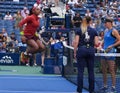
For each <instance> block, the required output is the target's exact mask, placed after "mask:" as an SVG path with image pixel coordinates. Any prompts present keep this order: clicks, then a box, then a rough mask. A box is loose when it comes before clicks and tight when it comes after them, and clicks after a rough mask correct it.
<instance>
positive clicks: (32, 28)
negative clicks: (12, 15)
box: [19, 14, 40, 36]
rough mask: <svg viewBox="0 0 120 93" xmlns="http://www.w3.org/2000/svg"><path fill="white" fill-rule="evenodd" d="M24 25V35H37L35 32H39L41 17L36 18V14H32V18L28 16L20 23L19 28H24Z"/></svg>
mask: <svg viewBox="0 0 120 93" xmlns="http://www.w3.org/2000/svg"><path fill="white" fill-rule="evenodd" d="M24 24H26V25H25V28H24V35H32V36H34V35H35V32H36V31H37V29H38V27H39V25H40V22H39V17H38V16H36V15H35V14H32V15H30V16H27V17H26V18H25V19H23V20H22V21H21V22H20V23H19V27H22V26H23V25H24Z"/></svg>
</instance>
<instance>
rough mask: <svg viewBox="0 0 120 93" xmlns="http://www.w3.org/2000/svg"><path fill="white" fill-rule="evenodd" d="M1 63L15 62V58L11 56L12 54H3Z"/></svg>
mask: <svg viewBox="0 0 120 93" xmlns="http://www.w3.org/2000/svg"><path fill="white" fill-rule="evenodd" d="M0 63H2V64H3V63H6V64H12V63H14V61H13V59H12V58H11V56H3V57H2V58H1V59H0Z"/></svg>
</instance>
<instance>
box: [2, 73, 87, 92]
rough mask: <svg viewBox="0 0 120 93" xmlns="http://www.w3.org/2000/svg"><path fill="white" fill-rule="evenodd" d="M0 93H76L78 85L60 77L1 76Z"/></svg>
mask: <svg viewBox="0 0 120 93" xmlns="http://www.w3.org/2000/svg"><path fill="white" fill-rule="evenodd" d="M0 93H76V85H74V84H73V83H71V82H69V81H68V80H66V79H65V78H63V77H62V76H60V75H43V76H42V75H41V76H31V75H27V76H25V75H0ZM83 93H88V92H87V91H85V90H83Z"/></svg>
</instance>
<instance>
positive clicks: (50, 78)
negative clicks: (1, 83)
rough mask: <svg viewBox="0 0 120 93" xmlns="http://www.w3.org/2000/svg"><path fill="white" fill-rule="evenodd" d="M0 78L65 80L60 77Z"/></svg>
mask: <svg viewBox="0 0 120 93" xmlns="http://www.w3.org/2000/svg"><path fill="white" fill-rule="evenodd" d="M0 79H27V80H28V79H30V80H40V79H41V80H66V79H64V78H62V77H61V78H60V77H53V78H52V77H9V76H7V77H4V76H3V77H0Z"/></svg>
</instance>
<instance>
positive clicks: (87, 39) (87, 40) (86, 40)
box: [85, 31, 90, 42]
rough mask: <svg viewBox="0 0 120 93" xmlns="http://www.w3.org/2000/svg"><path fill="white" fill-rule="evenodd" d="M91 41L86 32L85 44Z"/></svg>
mask: <svg viewBox="0 0 120 93" xmlns="http://www.w3.org/2000/svg"><path fill="white" fill-rule="evenodd" d="M89 40H90V35H89V34H88V32H87V31H86V32H85V42H89Z"/></svg>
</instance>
